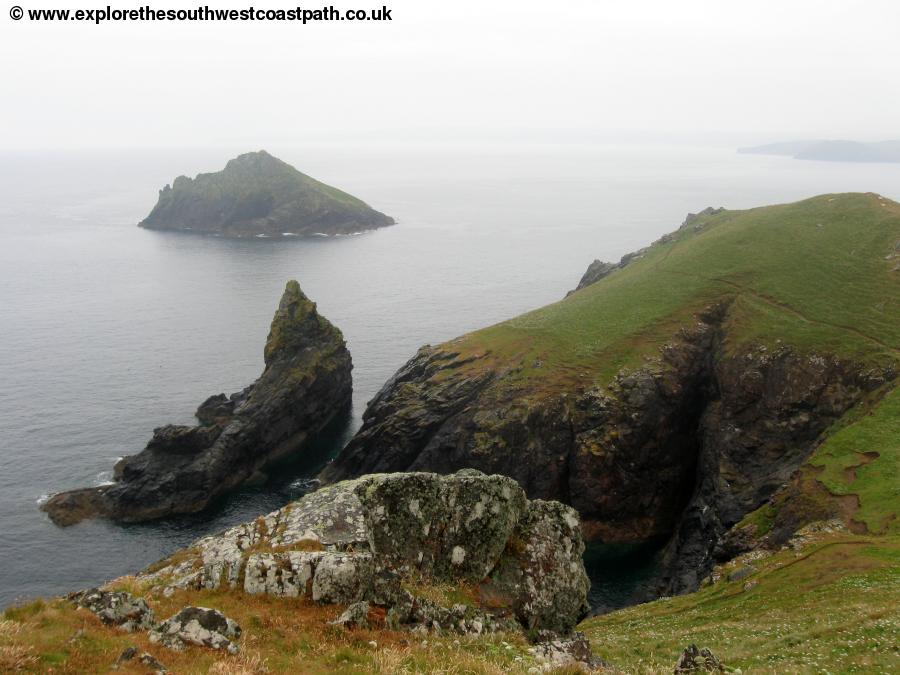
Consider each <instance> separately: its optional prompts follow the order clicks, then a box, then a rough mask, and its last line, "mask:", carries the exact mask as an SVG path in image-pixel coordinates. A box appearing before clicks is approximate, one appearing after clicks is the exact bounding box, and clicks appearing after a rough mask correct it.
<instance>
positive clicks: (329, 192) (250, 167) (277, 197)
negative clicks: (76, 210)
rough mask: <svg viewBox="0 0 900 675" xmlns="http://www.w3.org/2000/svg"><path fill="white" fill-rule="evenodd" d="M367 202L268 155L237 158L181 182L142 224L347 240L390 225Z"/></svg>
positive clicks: (233, 233) (162, 194) (178, 180)
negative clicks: (346, 236) (330, 236)
mask: <svg viewBox="0 0 900 675" xmlns="http://www.w3.org/2000/svg"><path fill="white" fill-rule="evenodd" d="M393 224H394V219H393V218H390V217H388V216H386V215H384V214H383V213H380V212H378V211H375V210H374V209H372V208H371V207H369V205H368V204H366V203H365V202H363V201H361V200H359V199H357V198H356V197H353V196H351V195H349V194H347V193H345V192H341V191H340V190H338V189H336V188H333V187H331V186H328V185H324V184H322V183H320V182H319V181H317V180H315V179H313V178H311V177H309V176H307V175H305V174H302V173H300V172H299V171H297V169H295V168H294V167H292V166H290V165H289V164H286V163H285V162H282V161H281V160H280V159H276V158H275V157H273V156H272V155H270V154H269V153H267V152H265V151H264V150H261V151H259V152H248V153H246V154H243V155H240V156H238V157H236V158H234V159H232V160H231V161H229V162H228V164H227V165H226V166H225V168H224V169H223V170H222V171H219V172H217V173H201V174H200V175H198V176H197V177H196V178H194V179H190V178H188V177H187V176H179V177H178V178H176V179H175V180H174V182H173V183H172V185H171V186H169V185H166V186H165V187H164V188H163V189H162V190H160V191H159V200H158V201H157V203H156V206H154V207H153V210H152V211H151V212H150V214H149V215H148V216H147V217H146V218H145V219H144V220H143V221H141V223H140V226H141V227H145V228H148V229H153V230H180V231H185V232H196V233H200V234H213V235H216V236H223V237H275V238H280V237H287V236H297V235H313V234H316V235H322V234H349V233H354V232H361V231H364V230H371V229H375V228H378V227H385V226H387V225H393Z"/></svg>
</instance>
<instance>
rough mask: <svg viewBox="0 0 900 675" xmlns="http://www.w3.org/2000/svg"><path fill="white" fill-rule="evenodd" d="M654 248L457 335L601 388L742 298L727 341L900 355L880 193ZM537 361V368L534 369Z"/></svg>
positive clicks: (895, 224) (875, 356)
mask: <svg viewBox="0 0 900 675" xmlns="http://www.w3.org/2000/svg"><path fill="white" fill-rule="evenodd" d="M696 224H699V225H700V226H701V227H700V228H699V230H698V231H695V229H694V225H695V224H694V223H692V224H691V225H689V226H688V227H686V228H684V229H682V230H679V231H678V232H677V233H675V235H674V240H673V241H668V242H659V243H657V244H654V245H653V246H652V247H651V248H650V249H649V250H648V251H647V252H646V254H645V255H644V256H643V257H642V258H640V259H639V260H637V261H635V262H633V263H632V264H630V265H629V266H628V267H626V268H625V269H623V270H621V271H619V272H616V273H614V274H612V275H611V276H609V277H607V278H606V279H604V280H603V281H601V282H600V283H597V284H594V285H592V286H588V287H587V288H585V289H583V290H582V291H579V292H578V293H575V294H573V295H571V296H570V297H569V298H567V299H565V300H563V301H561V302H558V303H555V304H553V305H549V306H547V307H543V308H541V309H538V310H536V311H533V312H530V313H528V314H524V315H522V316H520V317H517V318H515V319H512V320H510V321H506V322H504V323H501V324H498V325H496V326H492V327H490V328H486V329H484V330H480V331H477V332H474V333H470V334H469V335H467V336H464V337H463V338H460V339H458V340H455V341H454V342H453V343H452V345H453V348H454V349H462V350H463V351H465V352H485V351H488V350H489V351H490V352H491V359H492V360H493V361H494V362H499V363H516V362H517V361H520V360H521V361H522V365H523V366H524V369H523V371H522V372H521V375H522V377H523V378H529V377H531V376H533V377H535V378H540V379H541V380H545V379H546V378H547V376H548V373H549V374H551V377H555V378H556V379H558V380H565V379H567V378H569V377H571V376H573V375H574V376H575V377H577V378H579V379H583V377H587V378H589V379H590V380H591V381H595V382H597V383H599V384H604V383H605V381H607V380H608V378H609V377H610V376H611V375H612V374H614V373H615V372H616V371H617V370H618V369H619V368H620V367H621V366H625V365H635V364H638V363H640V362H641V360H642V357H643V356H645V355H647V354H653V353H655V351H656V349H658V347H659V346H661V345H662V344H664V343H665V342H666V341H667V340H669V339H671V338H672V335H673V331H674V330H675V329H676V328H677V327H678V326H680V325H684V323H685V322H689V321H690V319H691V316H692V314H694V313H695V312H696V311H698V310H699V309H701V308H703V307H704V306H706V305H708V304H710V303H712V302H715V301H717V300H723V299H737V303H736V308H735V309H736V311H735V312H734V314H735V316H734V317H733V319H732V326H731V328H732V330H731V331H730V332H731V337H732V339H733V340H735V341H736V342H737V343H740V342H743V341H749V340H758V341H762V342H764V343H765V342H770V343H773V344H774V343H775V342H776V341H777V340H779V339H780V340H783V341H784V342H786V343H789V344H792V345H794V346H795V347H798V348H800V349H810V350H813V349H815V350H818V351H831V352H834V353H837V354H840V355H843V356H847V357H851V358H855V359H858V360H861V361H867V362H876V361H878V362H883V361H885V360H886V359H888V358H891V359H896V358H897V356H898V354H900V274H898V273H897V272H892V268H893V267H894V266H895V265H896V264H897V263H898V261H900V259H897V258H895V259H892V260H887V259H886V256H888V255H890V254H891V253H893V252H894V246H895V245H896V243H897V242H898V240H900V204H897V203H895V202H892V201H889V200H885V199H882V198H880V197H878V196H877V195H873V194H842V195H825V196H821V197H816V198H814V199H809V200H806V201H803V202H798V203H796V204H787V205H780V206H768V207H762V208H756V209H750V210H747V211H726V212H724V213H721V214H719V215H716V216H711V217H705V218H702V219H700V220H698V221H697V223H696ZM531 356H536V357H537V356H539V357H540V358H541V361H542V362H543V365H542V367H541V369H540V370H537V369H535V368H533V367H532V366H531V365H530V364H531V362H532V361H533V359H531V358H529V357H531Z"/></svg>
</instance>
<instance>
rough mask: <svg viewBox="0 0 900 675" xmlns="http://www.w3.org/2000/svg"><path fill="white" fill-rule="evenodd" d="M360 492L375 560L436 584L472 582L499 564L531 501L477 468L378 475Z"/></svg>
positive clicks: (502, 479) (510, 483)
mask: <svg viewBox="0 0 900 675" xmlns="http://www.w3.org/2000/svg"><path fill="white" fill-rule="evenodd" d="M356 494H357V496H358V497H359V500H360V502H361V503H362V505H363V508H364V510H365V513H366V524H367V529H368V533H369V545H370V547H371V550H372V552H373V553H374V554H375V555H376V556H378V557H379V558H381V559H383V560H386V561H389V562H390V563H391V564H393V565H395V566H399V567H409V568H415V569H418V570H419V571H420V572H422V573H424V574H426V575H428V576H431V577H434V578H437V579H448V580H454V579H469V580H472V581H480V580H481V579H483V578H484V577H485V576H486V575H487V573H488V572H490V570H491V569H492V568H493V566H494V565H495V564H496V561H497V559H498V558H499V557H500V554H501V553H502V551H503V548H504V547H505V545H506V542H507V540H508V539H509V536H510V534H511V533H512V530H513V528H514V527H515V525H516V523H517V522H518V520H519V517H520V515H521V513H522V511H523V509H524V507H525V503H526V501H527V500H526V498H525V493H524V491H523V490H522V488H520V487H519V486H518V484H516V482H515V481H514V480H512V479H510V478H506V477H502V476H486V475H484V474H483V473H480V472H477V471H466V472H460V473H458V474H455V475H452V476H446V477H442V476H438V475H436V474H428V473H406V474H394V475H384V476H374V477H371V478H367V479H363V480H362V481H361V482H360V484H359V485H358V487H357V488H356Z"/></svg>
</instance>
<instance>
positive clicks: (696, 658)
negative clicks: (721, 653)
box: [674, 645, 725, 675]
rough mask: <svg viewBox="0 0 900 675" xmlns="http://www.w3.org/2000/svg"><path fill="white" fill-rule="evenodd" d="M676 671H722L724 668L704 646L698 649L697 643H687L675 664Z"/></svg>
mask: <svg viewBox="0 0 900 675" xmlns="http://www.w3.org/2000/svg"><path fill="white" fill-rule="evenodd" d="M674 672H675V673H676V675H677V674H678V673H724V672H725V668H724V667H723V666H722V664H721V663H720V662H719V659H717V658H716V657H715V655H714V654H713V653H712V652H711V651H709V650H708V649H706V648H703V649H698V648H697V645H689V646H688V647H687V648H686V649H685V650H684V651H683V652H682V653H681V656H680V657H679V658H678V662H677V663H676V664H675V671H674Z"/></svg>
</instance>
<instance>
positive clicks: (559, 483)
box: [322, 195, 900, 598]
mask: <svg viewBox="0 0 900 675" xmlns="http://www.w3.org/2000/svg"><path fill="white" fill-rule="evenodd" d="M750 241H752V243H753V247H752V249H750V248H748V242H750ZM898 246H900V207H898V205H897V204H895V203H893V202H889V201H888V200H885V199H883V198H881V197H879V196H877V195H836V196H825V197H820V198H816V199H813V200H808V201H807V202H801V203H798V204H792V205H785V206H778V207H767V208H764V209H753V210H750V211H745V212H734V211H722V210H718V209H707V210H706V211H704V212H701V213H700V214H696V215H693V216H690V217H689V218H688V219H687V220H686V221H685V223H684V224H683V225H682V227H681V228H680V229H679V230H678V231H677V232H674V233H672V234H670V235H666V236H665V237H663V238H662V239H660V240H659V241H658V242H656V243H655V244H654V245H652V246H650V247H648V248H646V249H643V250H642V251H640V252H638V254H637V255H635V256H631V257H630V258H629V259H627V260H626V261H625V262H626V263H627V266H626V265H621V266H618V267H617V269H616V271H615V274H606V275H605V276H602V277H601V278H599V279H597V280H595V283H591V284H588V285H586V286H585V287H584V288H583V289H582V290H580V291H578V292H575V293H573V294H571V295H570V296H569V297H568V298H567V299H566V300H564V301H562V302H560V303H557V304H555V305H551V306H549V307H547V308H544V309H541V310H537V311H535V312H532V313H529V314H526V315H523V316H522V317H518V318H516V319H513V320H511V321H509V322H506V323H504V324H499V325H497V326H494V327H491V328H487V329H484V330H482V331H477V332H475V333H472V334H469V335H467V336H464V337H462V338H459V339H457V340H452V341H450V342H448V343H446V344H444V345H440V346H437V347H425V348H423V349H421V350H420V351H419V353H418V354H417V355H416V356H415V357H414V358H413V359H411V360H410V361H409V362H408V363H407V364H406V365H405V366H404V367H403V368H401V369H400V370H399V371H398V373H397V374H396V375H395V376H394V377H393V378H392V379H391V380H390V381H389V382H388V383H387V384H386V385H385V386H384V388H383V389H382V390H381V391H380V392H379V393H378V394H377V395H376V397H375V398H374V399H373V401H372V402H371V403H370V405H369V406H368V408H367V410H366V412H365V414H364V418H363V420H364V422H363V426H362V428H361V429H360V430H359V432H358V433H357V434H356V436H355V437H354V438H353V439H352V441H351V442H350V443H349V445H348V446H347V447H346V448H345V449H344V451H343V452H342V453H341V454H340V455H339V456H338V458H337V459H336V460H335V462H334V463H332V464H331V465H329V466H328V467H326V469H325V470H324V471H323V473H322V478H323V479H324V480H326V481H329V480H339V479H345V478H349V477H354V476H358V475H363V474H366V473H369V472H386V471H437V472H452V471H455V470H457V469H459V468H461V467H471V468H475V469H479V470H482V471H486V472H491V473H501V474H504V475H508V476H511V477H513V478H515V479H516V480H517V481H518V483H519V484H520V485H522V487H523V488H524V489H525V490H526V492H527V493H528V495H529V496H530V497H532V498H540V499H556V500H559V501H562V502H564V503H566V504H570V505H572V506H573V507H575V508H576V509H577V510H578V511H579V513H580V515H581V517H582V526H583V529H584V532H585V535H586V537H587V538H588V539H589V540H592V541H597V542H602V543H605V544H653V543H656V545H658V546H662V551H661V553H660V565H661V566H660V570H659V572H658V574H657V575H656V577H655V578H654V579H653V580H651V581H650V582H649V584H648V588H647V589H645V595H644V596H643V597H644V598H652V597H657V596H659V595H664V594H671V593H675V592H686V591H692V590H695V589H696V588H698V586H699V584H700V582H701V580H702V579H703V578H704V577H705V576H706V575H707V574H709V573H710V571H711V570H712V568H713V567H714V565H715V564H716V563H717V562H718V561H720V560H722V559H727V557H728V555H735V554H736V553H738V552H740V551H743V550H747V549H748V548H752V546H753V545H754V543H751V541H749V540H753V542H755V539H754V537H753V536H750V537H749V540H747V541H742V542H739V543H738V540H739V539H740V537H735V536H734V534H733V533H732V534H729V532H730V531H731V530H732V529H733V528H735V531H737V530H738V529H740V530H741V531H742V532H744V534H746V531H745V529H744V525H746V522H744V519H745V518H747V517H750V514H753V513H754V512H755V511H756V510H757V509H761V508H766V509H773V510H777V511H778V514H777V515H772V516H770V519H772V520H775V521H777V522H778V526H777V527H775V528H774V530H773V531H772V532H769V530H768V529H767V530H765V531H764V530H762V529H760V530H759V532H758V534H759V535H762V534H764V533H768V536H770V537H772V536H773V535H776V534H777V536H774V539H773V540H772V541H770V543H771V545H773V546H779V545H781V544H783V543H784V541H785V540H786V539H787V538H788V537H789V536H790V535H791V533H792V532H793V530H794V529H796V528H797V527H799V526H801V525H802V524H803V523H805V522H808V521H809V520H814V519H821V518H829V517H839V516H840V517H845V518H846V519H847V520H848V522H850V521H853V522H856V523H857V525H855V526H858V527H859V528H862V529H863V530H865V529H866V527H869V528H870V531H885V528H886V527H889V525H888V524H886V523H883V522H874V521H873V522H871V523H870V525H865V524H863V521H862V520H859V521H857V520H854V519H855V518H858V517H859V516H856V515H854V513H855V510H854V509H850V510H849V511H848V510H847V504H846V500H844V499H843V498H842V497H840V496H839V495H840V494H841V490H840V489H835V490H834V492H833V493H832V492H830V491H829V490H828V489H825V488H824V487H823V486H822V485H821V484H820V483H818V482H817V481H816V480H810V479H803V478H802V477H803V476H807V477H808V476H809V475H811V474H814V473H815V471H814V469H813V467H814V465H816V464H830V463H832V462H847V463H849V464H851V465H852V464H854V463H856V462H857V461H858V460H857V459H856V457H855V456H854V455H851V456H850V457H847V458H844V457H841V458H840V459H833V458H831V457H830V456H825V457H824V458H823V457H822V456H821V455H818V454H817V452H826V450H825V449H824V448H826V447H827V442H828V440H829V438H830V434H831V433H832V432H833V430H834V429H835V428H836V427H837V426H839V425H842V424H848V423H849V422H848V421H847V420H849V419H852V418H853V417H854V416H858V415H864V414H869V413H871V414H876V413H879V411H883V405H882V403H881V402H882V400H883V399H884V398H885V396H886V395H887V394H888V393H889V392H891V391H892V390H893V389H894V387H895V382H896V371H897V363H898V354H900V351H898V348H897V345H898V342H900V340H898V338H900V320H898V318H897V317H898V316H900V275H898V271H897V261H898V257H897V256H898V255H900V253H898V251H900V249H898ZM751 250H752V254H751V253H750V252H751ZM851 252H852V255H851ZM813 261H815V262H814V263H813ZM880 414H881V416H882V417H881V418H885V416H886V415H887V413H884V412H880ZM876 418H877V417H876ZM886 419H889V417H887V418H886ZM865 451H871V452H874V453H875V454H874V455H870V456H871V457H874V458H875V459H874V463H875V464H878V462H879V461H881V462H882V463H889V462H890V459H881V460H880V459H879V458H880V457H882V455H884V456H887V455H888V452H887V450H885V449H881V448H860V449H859V452H865ZM866 469H867V470H869V469H871V470H872V471H877V470H878V469H876V468H873V467H872V466H871V465H868V466H867V467H866ZM829 471H830V468H829ZM798 472H799V473H798ZM792 486H793V487H792ZM879 489H880V488H879ZM878 495H879V493H875V494H873V495H872V497H871V501H872V502H874V501H875V500H876V499H878V498H879V496H878ZM864 499H869V497H868V496H866V495H863V499H860V500H858V502H861V503H866V502H865V501H864ZM857 508H861V507H860V506H859V504H857ZM736 526H740V527H736Z"/></svg>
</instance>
